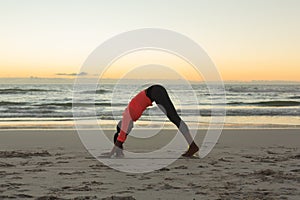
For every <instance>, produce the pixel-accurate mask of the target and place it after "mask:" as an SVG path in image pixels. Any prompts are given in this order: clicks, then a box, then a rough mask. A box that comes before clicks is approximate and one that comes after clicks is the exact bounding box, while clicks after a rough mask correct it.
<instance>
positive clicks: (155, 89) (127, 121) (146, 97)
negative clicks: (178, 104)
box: [106, 85, 199, 157]
mask: <svg viewBox="0 0 300 200" xmlns="http://www.w3.org/2000/svg"><path fill="white" fill-rule="evenodd" d="M153 101H154V102H155V103H156V104H157V105H158V107H159V108H160V109H161V110H162V111H163V112H164V113H165V114H166V116H167V117H168V118H169V120H170V121H171V122H173V123H174V124H175V125H176V126H177V128H178V129H179V130H180V132H181V133H182V134H183V136H184V138H185V139H186V141H187V143H188V144H189V149H188V150H187V151H186V152H185V153H184V154H182V156H185V157H192V156H193V155H194V154H195V153H196V152H197V151H198V150H199V148H198V146H197V145H196V144H195V142H194V140H193V138H192V136H191V134H190V131H189V128H188V126H187V125H186V123H185V122H184V121H182V120H181V118H180V117H179V116H178V114H177V112H176V110H175V107H174V105H173V103H172V101H171V99H170V97H169V95H168V93H167V91H166V89H165V88H164V87H163V86H161V85H152V86H150V87H148V88H147V89H145V90H142V91H141V92H140V93H138V94H137V95H136V96H135V97H134V98H133V99H132V100H131V101H130V102H129V104H128V106H127V108H126V109H125V111H124V112H123V118H122V120H120V122H119V123H118V125H117V132H116V133H115V135H114V144H115V145H114V147H113V149H112V150H111V152H110V153H106V155H107V156H108V157H111V156H112V155H114V154H116V156H117V157H123V156H124V154H123V143H124V141H125V140H126V137H127V135H128V134H129V133H130V131H131V129H132V127H133V122H135V121H137V120H138V119H139V118H140V117H141V115H142V113H143V112H144V110H146V108H147V107H148V106H152V102H153Z"/></svg>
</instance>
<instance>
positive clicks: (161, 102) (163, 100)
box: [146, 85, 192, 144]
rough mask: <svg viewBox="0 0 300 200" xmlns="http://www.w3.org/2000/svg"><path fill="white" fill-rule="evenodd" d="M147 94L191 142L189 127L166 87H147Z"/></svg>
mask: <svg viewBox="0 0 300 200" xmlns="http://www.w3.org/2000/svg"><path fill="white" fill-rule="evenodd" d="M146 95H147V97H149V98H150V99H151V101H154V102H155V103H156V104H157V106H158V107H159V108H160V109H161V110H162V112H163V113H165V115H166V116H167V117H168V119H169V120H170V121H171V122H173V123H174V124H175V125H176V126H177V128H178V129H179V130H180V132H181V133H182V134H183V135H184V137H185V139H186V140H187V142H188V143H189V144H190V143H191V142H192V138H191V135H190V131H189V128H188V126H187V125H186V123H185V122H184V121H183V120H181V118H180V117H179V115H178V114H177V111H176V109H175V107H174V105H173V103H172V101H171V99H170V97H169V95H168V92H167V91H166V89H165V88H164V87H163V86H161V85H152V86H150V87H149V88H147V89H146Z"/></svg>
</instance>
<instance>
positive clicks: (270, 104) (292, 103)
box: [227, 101, 300, 107]
mask: <svg viewBox="0 0 300 200" xmlns="http://www.w3.org/2000/svg"><path fill="white" fill-rule="evenodd" d="M227 104H228V105H255V106H264V107H286V106H287V107H289V106H299V105H300V102H299V101H259V102H251V103H244V102H229V103H227Z"/></svg>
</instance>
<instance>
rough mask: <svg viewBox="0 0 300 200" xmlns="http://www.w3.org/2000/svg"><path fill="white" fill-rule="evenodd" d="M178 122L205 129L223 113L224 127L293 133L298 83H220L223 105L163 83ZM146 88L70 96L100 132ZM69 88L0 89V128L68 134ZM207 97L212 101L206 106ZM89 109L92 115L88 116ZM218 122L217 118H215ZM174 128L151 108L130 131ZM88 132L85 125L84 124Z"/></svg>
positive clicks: (204, 92)
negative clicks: (63, 130) (95, 121)
mask: <svg viewBox="0 0 300 200" xmlns="http://www.w3.org/2000/svg"><path fill="white" fill-rule="evenodd" d="M164 86H165V87H166V89H167V91H168V92H169V95H170V97H171V99H172V101H173V103H174V105H175V107H176V109H177V111H178V113H179V114H180V116H181V118H182V119H183V120H184V121H185V122H186V123H187V124H188V125H189V126H190V127H191V128H207V127H208V125H209V123H210V120H211V111H212V110H213V109H215V110H218V109H219V108H221V107H224V106H225V108H226V117H225V124H224V128H299V127H300V84H288V83H283V84H266V83H263V84H261V83H257V84H256V83H225V92H226V102H221V101H218V94H216V95H214V96H211V95H210V93H209V91H208V89H207V87H206V85H205V84H203V83H201V84H192V85H191V87H186V86H185V85H180V84H164ZM145 87H146V86H142V85H137V84H125V85H118V88H117V89H116V85H115V84H112V83H110V84H102V85H100V86H99V87H98V88H97V90H96V93H95V92H94V91H92V90H90V89H89V87H86V88H84V87H83V88H82V90H80V91H77V92H76V93H75V95H80V97H81V99H82V101H81V103H80V105H76V106H80V107H82V115H81V116H82V118H83V119H85V120H87V121H88V119H90V118H92V117H93V116H92V115H93V113H94V115H95V114H96V117H97V119H98V121H99V124H100V125H101V128H112V127H115V126H116V123H117V122H118V120H120V119H121V116H122V112H123V110H124V109H125V107H126V105H127V103H128V102H129V100H130V98H132V97H133V96H134V95H135V94H136V93H137V92H139V91H140V90H141V89H143V88H145ZM73 96H74V90H73V84H1V85H0V128H1V129H40V128H41V129H61V128H67V129H73V128H74V117H73V112H72V105H73V104H72V99H73ZM212 98H213V100H214V101H212ZM93 109H95V111H96V112H91V110H93ZM217 117H222V116H217ZM149 123H151V127H152V128H155V127H161V125H164V127H165V128H176V127H175V126H174V125H173V124H172V123H170V122H169V121H168V120H167V118H166V116H165V115H164V114H163V113H162V112H161V111H160V110H159V109H158V107H157V106H156V105H155V104H154V105H153V106H152V107H149V109H147V110H146V111H145V112H144V114H143V116H142V117H141V118H140V120H139V121H138V122H137V123H136V124H137V125H136V127H137V128H140V127H145V126H146V125H149ZM87 128H88V125H87Z"/></svg>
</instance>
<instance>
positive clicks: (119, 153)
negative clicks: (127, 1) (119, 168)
mask: <svg viewBox="0 0 300 200" xmlns="http://www.w3.org/2000/svg"><path fill="white" fill-rule="evenodd" d="M114 154H116V157H117V158H123V157H124V153H123V142H120V141H118V140H117V141H116V143H115V145H114V147H113V148H112V150H111V151H110V152H106V153H102V154H101V155H102V156H103V157H107V158H111V157H112V156H113V155H114Z"/></svg>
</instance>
